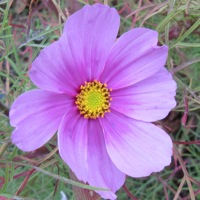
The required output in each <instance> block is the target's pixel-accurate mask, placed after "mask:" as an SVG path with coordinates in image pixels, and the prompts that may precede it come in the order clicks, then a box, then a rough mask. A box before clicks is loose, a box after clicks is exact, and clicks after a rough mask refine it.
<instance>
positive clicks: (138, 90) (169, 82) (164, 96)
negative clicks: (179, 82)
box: [111, 68, 176, 122]
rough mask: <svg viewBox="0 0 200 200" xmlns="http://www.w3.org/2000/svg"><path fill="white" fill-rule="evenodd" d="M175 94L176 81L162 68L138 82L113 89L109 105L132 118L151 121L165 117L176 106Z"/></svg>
mask: <svg viewBox="0 0 200 200" xmlns="http://www.w3.org/2000/svg"><path fill="white" fill-rule="evenodd" d="M175 95H176V83H175V81H174V80H173V79H172V75H171V74H170V73H169V72H168V71H167V70H166V69H165V68H162V69H161V70H159V71H158V72H157V73H156V74H154V75H152V76H150V77H149V78H147V79H145V80H142V81H141V82H139V83H136V84H134V85H132V86H129V87H126V88H122V89H119V90H114V91H113V92H112V102H111V106H112V108H113V109H115V110H117V111H118V112H121V113H123V114H125V115H127V116H129V117H132V118H134V119H137V120H142V121H147V122H153V121H157V120H160V119H162V118H164V117H166V116H167V114H168V113H169V111H170V110H171V109H172V108H174V107H175V106H176V101H175V98H174V96H175Z"/></svg>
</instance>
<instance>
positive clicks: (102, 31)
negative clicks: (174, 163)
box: [10, 4, 176, 199]
mask: <svg viewBox="0 0 200 200" xmlns="http://www.w3.org/2000/svg"><path fill="white" fill-rule="evenodd" d="M119 22H120V18H119V15H118V13H117V11H116V10H115V9H113V8H110V7H108V6H105V5H101V4H95V5H93V6H89V5H86V6H85V7H84V8H83V9H81V10H80V11H78V12H77V13H75V14H73V15H72V16H71V17H69V19H68V20H67V22H66V23H65V26H64V31H63V34H62V36H61V37H60V39H59V40H58V41H56V42H54V43H53V44H51V45H50V46H48V47H46V48H44V49H43V50H42V52H41V53H40V55H39V56H38V57H37V58H36V59H35V61H34V62H33V64H32V69H31V70H30V73H29V76H30V78H31V80H32V81H33V83H34V84H35V85H36V86H38V87H39V88H41V89H36V90H32V91H29V92H26V93H24V94H22V95H21V96H19V97H18V98H17V99H16V100H15V102H14V103H13V105H12V107H11V111H10V120H11V125H12V126H14V127H16V128H15V130H14V131H13V133H12V142H13V143H14V144H16V145H17V146H18V147H19V148H20V149H21V150H23V151H33V150H35V149H37V148H39V147H41V146H42V145H44V144H45V143H46V142H47V141H49V140H50V139H51V137H52V136H53V135H54V134H55V132H56V131H57V130H58V148H59V153H60V156H61V157H62V159H63V160H64V161H65V162H66V163H67V164H68V165H69V167H70V168H71V169H72V170H73V172H74V173H75V174H76V176H77V177H78V179H80V180H82V181H84V182H87V183H89V184H90V185H92V186H97V187H104V188H109V189H110V191H97V192H98V193H99V194H100V195H101V196H102V197H103V198H105V199H116V195H115V192H116V191H117V190H118V189H119V188H120V187H121V186H122V185H123V183H124V181H125V174H126V175H129V176H132V177H144V176H148V175H150V174H151V173H152V172H159V171H161V170H162V169H163V168H164V167H165V166H167V165H169V164H170V161H171V155H172V141H171V139H170V137H169V136H168V134H166V133H165V132H164V131H163V130H162V129H160V128H158V127H157V126H155V125H154V124H152V123H151V122H154V121H156V120H159V119H162V118H164V117H166V116H167V114H168V113H169V111H170V110H171V109H172V108H174V107H175V104H176V103H175V99H174V96H175V90H176V84H175V82H174V81H173V79H172V76H171V74H170V73H169V72H168V71H167V70H166V69H165V68H164V64H165V62H166V58H167V52H168V48H167V46H162V47H160V46H157V38H158V33H157V32H156V31H153V30H149V29H146V28H136V29H133V30H130V31H128V32H127V33H125V34H123V35H122V36H121V37H120V38H119V39H117V41H115V40H116V36H117V33H118V29H119Z"/></svg>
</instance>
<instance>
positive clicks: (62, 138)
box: [58, 110, 125, 199]
mask: <svg viewBox="0 0 200 200" xmlns="http://www.w3.org/2000/svg"><path fill="white" fill-rule="evenodd" d="M69 122H70V123H69ZM58 147H59V151H60V155H61V157H62V159H63V160H64V161H65V162H66V163H67V164H68V165H69V167H70V168H71V169H72V171H73V172H74V173H75V174H76V176H77V178H78V179H80V180H82V181H84V182H88V183H89V184H90V185H91V186H96V187H101V188H109V189H111V191H110V192H109V191H104V192H103V191H96V192H97V193H99V194H100V195H101V196H102V197H103V198H105V199H116V195H115V194H114V193H115V192H116V190H118V189H119V188H120V187H121V186H122V185H123V183H124V181H125V175H124V174H123V173H122V172H120V171H119V170H118V169H117V168H116V167H115V166H114V164H113V163H112V161H111V160H110V158H109V156H108V154H107V151H106V148H105V142H104V137H103V133H102V129H101V127H100V124H99V122H98V120H87V119H84V118H83V117H82V116H80V115H79V113H78V112H77V111H76V110H72V111H71V112H69V113H68V114H67V115H66V116H65V117H64V118H63V121H62V123H61V126H60V128H59V134H58Z"/></svg>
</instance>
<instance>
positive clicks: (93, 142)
mask: <svg viewBox="0 0 200 200" xmlns="http://www.w3.org/2000/svg"><path fill="white" fill-rule="evenodd" d="M88 125H89V131H88V168H89V173H88V174H89V177H88V182H89V184H90V185H95V186H97V187H106V188H109V189H111V190H112V192H113V193H115V192H116V191H117V190H118V189H119V188H120V187H121V186H122V185H123V184H124V182H125V175H124V174H123V173H122V172H121V171H119V169H117V168H116V167H115V165H114V164H113V162H112V161H111V159H110V157H109V156H108V153H107V150H106V147H105V141H104V137H103V131H102V128H101V126H100V124H99V122H98V120H92V121H89V124H88ZM96 192H97V193H99V194H100V195H101V196H102V197H103V198H105V199H115V198H116V195H115V194H113V193H111V192H100V191H96Z"/></svg>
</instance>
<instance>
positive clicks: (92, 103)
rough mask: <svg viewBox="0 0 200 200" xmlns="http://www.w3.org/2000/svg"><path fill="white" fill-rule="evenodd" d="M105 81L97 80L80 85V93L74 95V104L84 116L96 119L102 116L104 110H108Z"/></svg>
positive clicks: (108, 94) (108, 92)
mask: <svg viewBox="0 0 200 200" xmlns="http://www.w3.org/2000/svg"><path fill="white" fill-rule="evenodd" d="M111 90H112V89H108V88H107V85H106V83H104V84H102V83H101V82H99V81H96V80H95V81H93V82H85V84H84V85H81V87H80V93H79V94H78V95H77V96H76V102H75V103H76V105H77V107H78V109H79V110H80V114H82V115H83V116H84V117H85V118H91V119H96V118H98V117H104V115H105V113H106V112H110V110H109V107H110V101H111V100H112V99H111V97H110V91H111Z"/></svg>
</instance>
